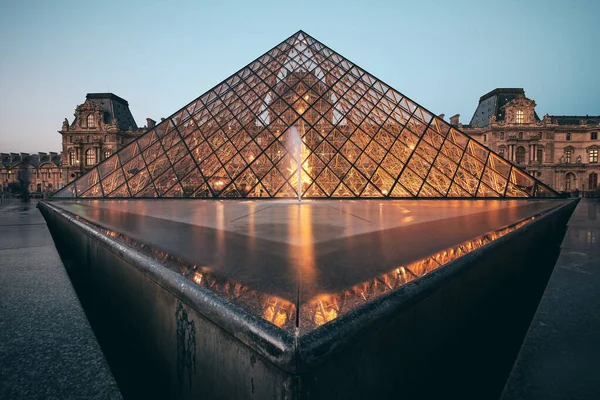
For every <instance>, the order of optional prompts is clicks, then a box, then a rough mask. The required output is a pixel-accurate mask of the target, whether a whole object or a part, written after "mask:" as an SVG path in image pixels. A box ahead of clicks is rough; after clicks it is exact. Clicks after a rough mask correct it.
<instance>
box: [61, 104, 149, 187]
mask: <svg viewBox="0 0 600 400" xmlns="http://www.w3.org/2000/svg"><path fill="white" fill-rule="evenodd" d="M74 115H75V119H74V120H73V122H72V123H69V121H68V120H67V119H66V118H65V120H64V122H63V124H62V128H61V130H60V131H59V133H60V134H61V135H62V165H63V174H62V176H63V183H64V184H66V183H68V182H71V181H72V180H74V179H76V178H77V177H79V176H81V175H82V174H84V173H85V172H87V171H88V170H90V169H91V168H92V167H93V166H94V165H96V164H97V163H99V162H101V161H103V160H104V159H106V158H107V157H109V156H110V155H111V154H112V153H114V152H115V151H117V150H119V149H120V148H121V147H123V146H124V145H126V144H127V143H129V142H130V141H131V140H133V139H134V138H136V137H138V136H139V135H141V134H142V133H144V132H145V129H144V128H141V129H140V128H138V127H137V124H136V123H135V120H134V119H133V116H132V115H131V111H130V110H129V104H128V103H127V101H126V100H124V99H122V98H121V97H119V96H116V95H114V94H112V93H88V94H87V96H86V100H85V102H84V103H83V104H80V105H79V106H77V108H76V109H75V114H74ZM148 122H149V123H150V122H152V123H153V121H152V120H150V119H149V120H148Z"/></svg>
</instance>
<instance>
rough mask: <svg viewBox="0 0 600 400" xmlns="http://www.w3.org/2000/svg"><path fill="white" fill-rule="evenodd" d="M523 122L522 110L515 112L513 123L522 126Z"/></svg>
mask: <svg viewBox="0 0 600 400" xmlns="http://www.w3.org/2000/svg"><path fill="white" fill-rule="evenodd" d="M523 120H524V114H523V110H517V115H516V118H515V122H516V123H517V124H522V123H523Z"/></svg>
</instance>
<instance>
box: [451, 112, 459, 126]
mask: <svg viewBox="0 0 600 400" xmlns="http://www.w3.org/2000/svg"><path fill="white" fill-rule="evenodd" d="M459 118H460V114H454V115H453V116H451V117H450V123H451V124H452V125H454V126H457V125H458V124H459V122H458V119H459Z"/></svg>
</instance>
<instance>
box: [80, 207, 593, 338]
mask: <svg viewBox="0 0 600 400" xmlns="http://www.w3.org/2000/svg"><path fill="white" fill-rule="evenodd" d="M302 210H303V207H298V208H297V209H295V208H292V207H290V212H298V213H300V218H299V219H300V221H301V222H304V223H301V224H300V225H299V226H297V227H296V228H295V229H299V233H298V234H299V236H300V238H301V239H302V240H303V241H306V240H309V239H310V238H311V237H312V232H311V230H310V229H311V228H310V227H311V226H312V223H311V222H312V221H311V214H310V213H309V212H303V211H302ZM75 218H76V219H77V220H79V221H81V222H83V223H85V224H88V225H90V226H93V227H94V228H95V229H97V230H99V231H101V232H103V233H104V234H105V235H107V236H108V237H111V238H113V239H117V240H119V241H120V242H122V243H124V244H125V245H128V246H130V247H133V248H135V249H137V250H138V251H140V252H142V253H144V254H146V255H148V256H150V257H152V258H154V259H155V260H157V261H158V262H160V263H161V264H162V265H164V266H165V267H167V268H169V269H171V270H173V271H176V272H178V273H180V274H181V275H183V276H185V277H186V278H188V279H190V280H191V281H192V282H194V283H196V284H197V285H199V286H202V287H204V288H207V289H209V290H211V291H212V292H214V293H217V294H219V295H220V296H222V297H223V298H225V299H227V300H228V301H230V302H232V303H233V304H235V305H237V306H240V307H242V308H243V309H245V310H246V311H249V312H250V313H252V314H255V315H260V316H261V317H262V318H263V319H265V320H266V321H268V322H270V323H272V324H274V325H276V326H278V327H279V328H282V329H284V330H288V331H293V330H294V329H295V328H297V327H300V328H301V330H302V331H304V332H307V331H310V330H312V329H315V328H317V327H319V326H322V325H324V324H326V323H327V322H330V321H332V320H334V319H336V318H338V317H340V316H341V315H343V314H345V313H347V312H349V311H351V310H354V309H356V308H357V307H360V306H361V305H363V304H365V303H366V302H368V301H371V300H374V299H376V298H378V297H380V296H382V295H384V294H386V293H389V292H391V291H394V290H396V289H399V288H400V287H402V286H404V285H405V284H407V283H409V282H412V281H414V280H416V279H419V278H420V277H423V276H425V275H427V274H429V273H430V272H432V271H434V270H436V269H438V268H440V267H442V266H444V265H445V264H447V263H449V262H451V261H453V260H456V259H458V258H460V257H462V256H464V255H465V254H467V253H470V252H471V251H473V250H476V249H479V248H481V247H483V246H485V245H487V244H489V243H491V242H493V241H494V240H497V239H498V238H500V237H502V236H505V235H506V234H508V233H510V232H512V231H514V230H516V229H519V228H521V227H522V226H524V225H526V224H528V223H530V222H532V221H533V220H534V219H535V218H536V217H530V218H527V219H525V220H522V221H521V222H518V223H516V224H513V225H510V226H508V227H505V228H502V229H500V230H498V231H495V232H491V233H488V234H486V235H483V236H480V237H478V238H476V239H473V240H469V241H466V242H463V243H460V244H458V245H456V246H453V247H450V248H447V249H444V250H442V251H439V252H437V253H435V254H433V255H431V256H428V257H425V258H423V259H420V260H417V261H415V262H413V263H410V264H407V265H401V266H397V267H396V268H394V269H393V270H391V271H389V272H387V273H385V274H382V275H380V276H377V277H375V278H373V279H370V280H368V281H365V282H362V283H359V284H357V285H354V286H352V287H351V288H349V289H347V290H343V291H341V292H338V293H323V294H319V295H317V296H315V297H313V298H312V299H309V300H307V301H306V302H304V303H302V304H301V305H300V313H299V315H298V318H297V316H296V313H297V306H296V304H295V303H293V302H291V301H289V300H287V299H283V298H281V297H277V296H273V295H269V294H265V293H261V292H259V291H256V290H253V289H251V288H249V287H248V286H246V285H244V284H242V283H240V282H237V281H235V280H232V279H224V278H221V277H219V276H218V275H216V274H215V273H214V272H213V269H212V268H211V266H199V265H194V264H192V263H189V262H187V261H186V260H183V259H181V258H178V257H175V256H173V255H170V254H168V253H166V252H163V251H160V250H157V249H155V248H152V247H150V246H147V245H145V244H143V243H139V242H137V241H135V240H133V239H131V238H129V237H128V236H126V235H123V234H121V233H118V232H116V231H112V230H108V229H104V228H101V227H98V226H96V225H93V224H91V223H90V222H88V221H86V220H84V219H83V218H81V217H79V216H75ZM290 229H291V228H290ZM591 232H592V231H589V232H588V234H589V235H590V236H589V238H590V239H589V240H593V241H594V242H593V243H595V241H596V236H595V231H594V232H593V236H592V233H591ZM309 241H310V240H309ZM309 247H310V246H309ZM299 256H300V257H301V258H300V259H304V260H307V259H314V257H313V255H312V254H311V253H310V250H309V253H306V252H305V253H303V254H302V255H299ZM298 273H299V274H303V275H306V274H307V275H309V276H310V275H313V276H314V273H315V272H314V268H311V264H310V263H302V269H300V270H299V271H298ZM298 324H299V326H298Z"/></svg>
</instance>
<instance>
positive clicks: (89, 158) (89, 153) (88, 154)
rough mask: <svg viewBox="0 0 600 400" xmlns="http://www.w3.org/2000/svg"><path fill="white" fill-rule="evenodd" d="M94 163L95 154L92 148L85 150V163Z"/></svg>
mask: <svg viewBox="0 0 600 400" xmlns="http://www.w3.org/2000/svg"><path fill="white" fill-rule="evenodd" d="M95 163H96V156H95V154H94V150H93V149H88V150H86V151H85V165H88V166H90V165H94V164H95Z"/></svg>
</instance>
